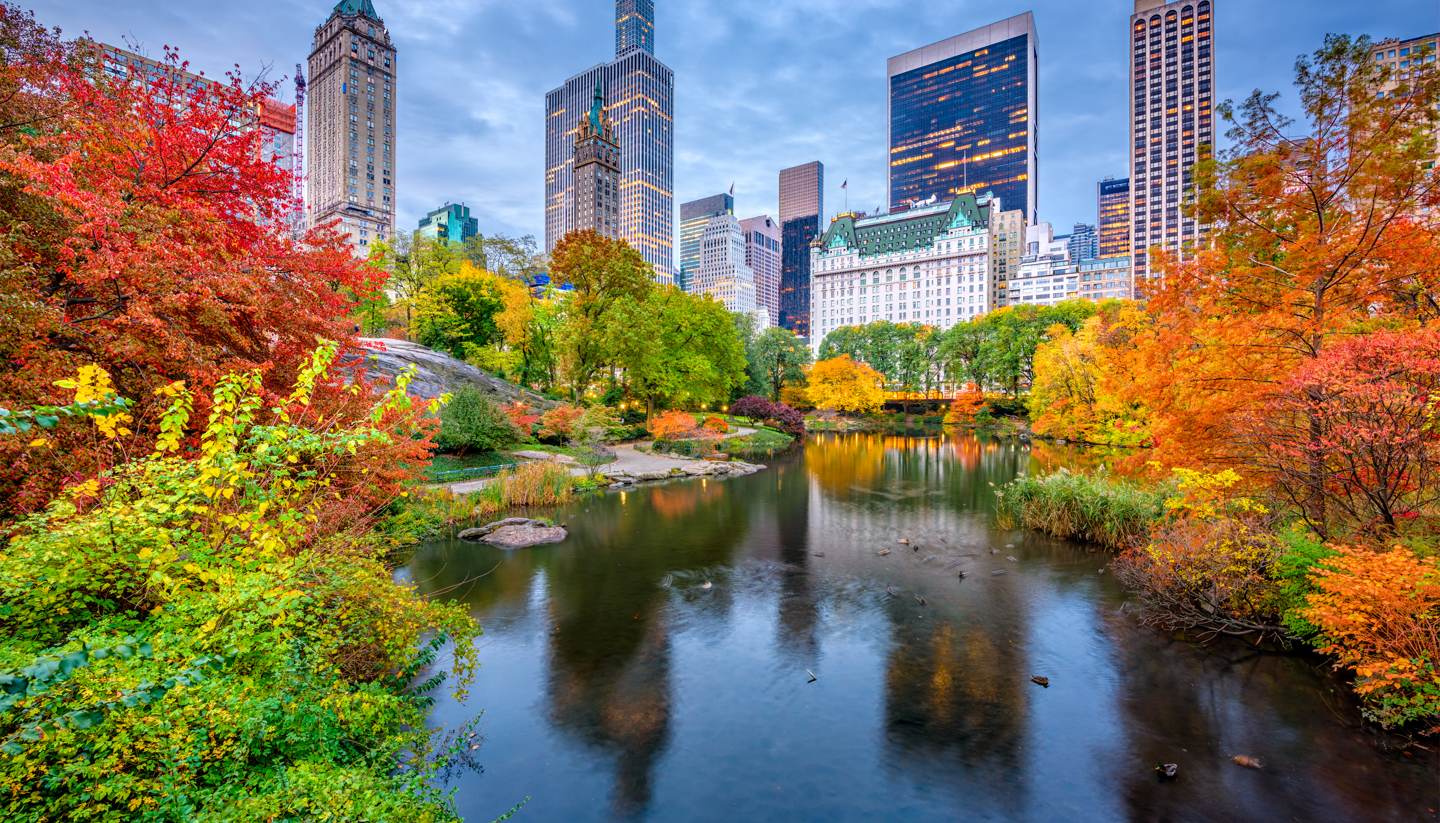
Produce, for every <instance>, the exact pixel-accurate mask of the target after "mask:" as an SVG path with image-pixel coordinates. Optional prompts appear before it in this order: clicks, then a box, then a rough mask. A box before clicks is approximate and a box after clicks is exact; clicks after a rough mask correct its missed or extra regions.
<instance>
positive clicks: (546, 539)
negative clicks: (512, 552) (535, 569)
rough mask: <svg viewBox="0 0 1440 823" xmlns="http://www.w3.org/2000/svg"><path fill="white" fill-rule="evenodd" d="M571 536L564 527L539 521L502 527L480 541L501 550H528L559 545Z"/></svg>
mask: <svg viewBox="0 0 1440 823" xmlns="http://www.w3.org/2000/svg"><path fill="white" fill-rule="evenodd" d="M569 536H570V533H569V532H567V531H566V530H565V527H564V526H546V525H544V524H542V523H540V522H539V521H531V522H530V523H526V524H524V525H517V526H501V527H500V528H498V529H496V530H495V531H493V532H490V533H489V534H487V535H485V536H484V537H482V538H480V539H481V540H482V541H483V542H485V543H489V544H490V545H492V546H495V547H496V548H500V549H528V548H530V547H531V546H544V545H547V544H550V543H559V542H561V541H562V540H564V539H565V538H567V537H569Z"/></svg>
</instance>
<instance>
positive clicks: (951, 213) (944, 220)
mask: <svg viewBox="0 0 1440 823" xmlns="http://www.w3.org/2000/svg"><path fill="white" fill-rule="evenodd" d="M989 216H990V215H989V210H987V209H982V208H981V207H980V204H979V203H978V202H977V201H976V199H975V195H973V194H966V195H962V196H960V197H958V198H956V199H955V200H954V201H952V202H950V203H941V204H939V205H935V206H923V207H920V208H916V209H911V210H910V211H906V212H901V213H899V214H887V215H882V216H879V217H864V218H860V219H859V220H856V219H855V217H854V216H853V215H843V216H841V217H837V218H835V221H834V222H832V223H831V224H830V228H829V229H827V230H826V231H825V235H824V236H823V237H822V238H821V239H820V248H822V249H827V250H828V249H847V248H849V249H858V250H859V252H860V256H861V257H871V256H873V255H877V254H894V253H896V252H906V251H913V250H915V249H923V248H925V247H927V246H929V245H930V244H931V243H933V242H935V238H936V236H938V235H940V234H943V233H944V232H946V231H949V230H950V229H955V228H969V227H971V226H973V227H976V228H986V227H987V226H988V225H989Z"/></svg>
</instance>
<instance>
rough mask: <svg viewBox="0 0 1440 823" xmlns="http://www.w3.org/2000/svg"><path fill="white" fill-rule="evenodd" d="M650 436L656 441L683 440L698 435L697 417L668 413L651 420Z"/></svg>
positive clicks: (678, 412)
mask: <svg viewBox="0 0 1440 823" xmlns="http://www.w3.org/2000/svg"><path fill="white" fill-rule="evenodd" d="M649 429H650V435H651V436H652V437H654V438H655V439H656V440H681V439H684V438H687V437H694V436H695V434H696V430H695V429H696V427H695V415H693V414H690V413H689V412H682V411H668V412H662V413H660V414H657V415H655V416H654V417H653V418H651V419H650V425H649Z"/></svg>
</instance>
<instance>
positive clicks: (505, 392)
mask: <svg viewBox="0 0 1440 823" xmlns="http://www.w3.org/2000/svg"><path fill="white" fill-rule="evenodd" d="M360 343H361V345H363V346H364V347H365V350H366V351H365V363H364V365H365V369H366V372H367V373H368V374H369V375H370V376H371V377H377V376H378V377H385V378H388V379H389V380H391V381H393V380H394V379H395V377H396V376H397V375H399V374H400V372H402V371H404V370H405V368H406V367H407V366H414V367H415V379H414V380H413V381H411V383H410V393H411V394H412V395H416V396H418V397H425V398H432V397H439V396H440V395H442V394H444V393H446V392H453V391H455V390H457V389H461V388H464V387H465V386H474V387H475V388H477V389H479V390H480V391H482V392H484V393H485V394H486V395H488V396H489V397H490V398H491V399H492V400H494V401H495V402H497V403H512V402H514V401H516V400H521V401H524V402H525V403H528V404H530V405H531V406H533V407H535V408H538V409H548V408H550V407H552V406H554V405H555V402H554V401H553V400H548V399H546V398H544V397H542V396H540V395H538V394H536V393H535V392H532V391H529V390H528V389H522V388H520V387H519V386H517V385H515V384H514V383H511V382H508V381H506V380H501V379H500V378H498V377H496V376H495V375H493V374H489V373H487V372H484V371H482V370H480V369H477V368H475V367H474V366H472V365H470V364H469V363H466V362H465V361H463V360H457V359H455V358H454V357H451V356H450V355H448V354H445V353H444V352H438V351H435V350H434V349H427V348H425V347H424V346H422V345H420V344H418V343H411V342H409V341H406V340H392V339H390V338H382V337H364V338H361V340H360Z"/></svg>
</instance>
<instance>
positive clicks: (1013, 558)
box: [1005, 554, 1020, 563]
mask: <svg viewBox="0 0 1440 823" xmlns="http://www.w3.org/2000/svg"><path fill="white" fill-rule="evenodd" d="M1005 559H1006V560H1009V561H1010V562H1011V563H1019V562H1020V561H1019V560H1016V559H1015V556H1014V555H1013V554H1007V555H1005Z"/></svg>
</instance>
